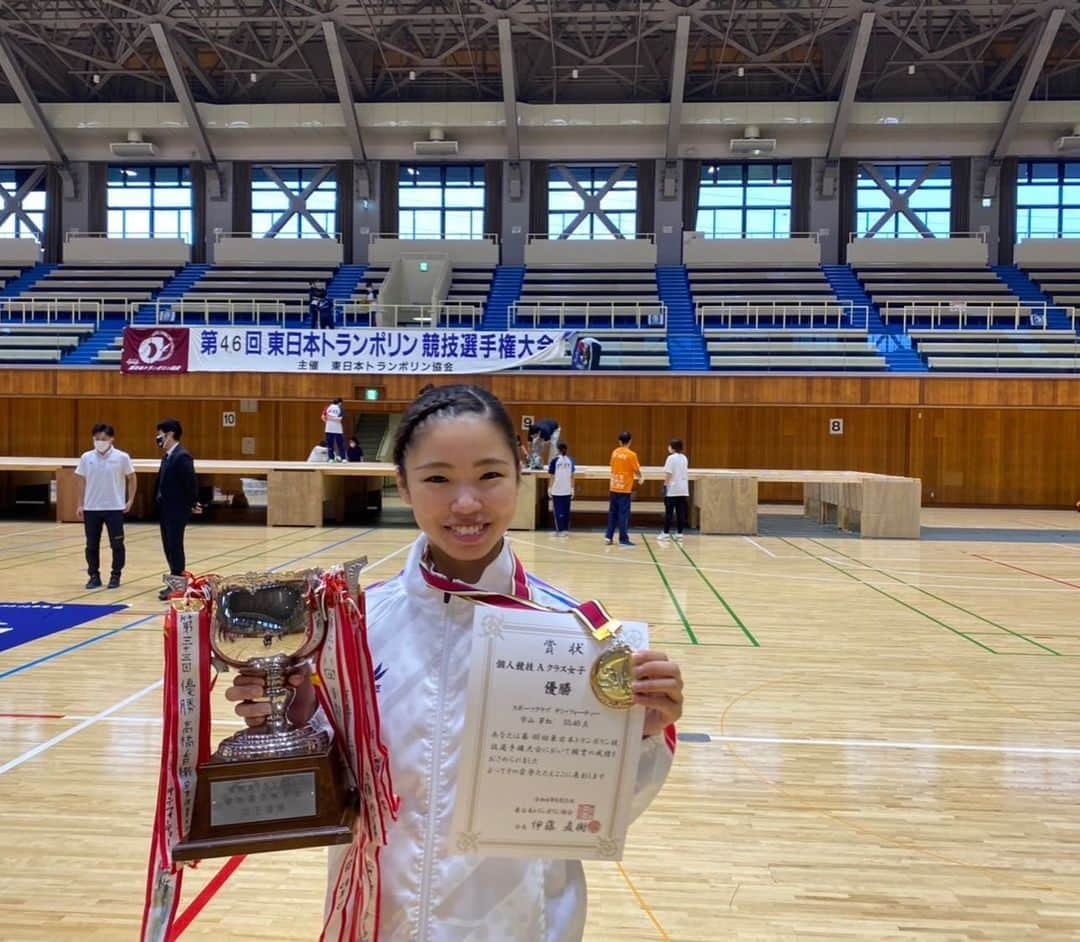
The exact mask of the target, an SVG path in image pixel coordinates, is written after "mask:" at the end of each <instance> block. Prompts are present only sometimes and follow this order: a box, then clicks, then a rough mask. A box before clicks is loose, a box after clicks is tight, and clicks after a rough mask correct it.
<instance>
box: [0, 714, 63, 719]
mask: <svg viewBox="0 0 1080 942" xmlns="http://www.w3.org/2000/svg"><path fill="white" fill-rule="evenodd" d="M63 718H64V714H63V713H0V719H5V720H62V719H63Z"/></svg>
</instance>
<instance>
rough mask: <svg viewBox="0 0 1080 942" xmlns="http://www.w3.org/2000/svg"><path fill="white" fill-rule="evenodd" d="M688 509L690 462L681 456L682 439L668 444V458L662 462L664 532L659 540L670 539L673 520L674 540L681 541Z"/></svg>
mask: <svg viewBox="0 0 1080 942" xmlns="http://www.w3.org/2000/svg"><path fill="white" fill-rule="evenodd" d="M689 508H690V462H689V461H687V460H686V455H684V454H683V443H682V439H679V438H673V439H672V440H671V441H670V442H668V458H667V461H665V462H664V532H663V533H661V534H660V539H661V540H669V539H671V519H672V517H674V518H675V526H676V533H675V539H676V540H679V541H681V540H682V538H683V530H684V529H686V518H687V515H688V512H689Z"/></svg>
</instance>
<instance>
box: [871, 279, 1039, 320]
mask: <svg viewBox="0 0 1080 942" xmlns="http://www.w3.org/2000/svg"><path fill="white" fill-rule="evenodd" d="M856 274H857V276H858V278H859V281H860V282H861V283H862V286H863V288H864V289H865V291H866V293H867V294H868V295H869V296H870V297H871V299H872V300H873V301H874V303H875V304H876V305H877V307H878V310H879V311H880V312H881V317H882V320H883V321H884V322H885V323H886V324H898V325H900V326H904V327H909V326H910V327H935V326H955V327H968V326H971V327H975V326H983V327H987V326H988V325H993V324H994V323H995V322H998V323H999V324H1000V326H1002V327H1006V326H1008V324H1010V323H1012V324H1013V325H1014V326H1016V325H1017V324H1018V323H1021V322H1022V323H1023V324H1024V325H1025V326H1026V325H1027V323H1028V322H1029V321H1030V318H1031V314H1032V310H1033V309H1032V308H1031V307H1030V306H1028V305H1025V304H1024V303H1023V302H1021V301H1020V300H1019V299H1018V298H1017V297H1016V296H1015V295H1014V294H1013V293H1012V290H1011V289H1010V288H1009V286H1008V285H1007V284H1005V282H1004V281H1002V280H1001V279H1000V278H999V277H998V275H997V274H996V273H995V272H994V271H992V270H991V269H989V268H956V267H951V268H921V267H920V268H895V269H884V268H864V269H860V270H857V271H856Z"/></svg>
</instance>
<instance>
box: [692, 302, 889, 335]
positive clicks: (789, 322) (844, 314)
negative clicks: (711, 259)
mask: <svg viewBox="0 0 1080 942" xmlns="http://www.w3.org/2000/svg"><path fill="white" fill-rule="evenodd" d="M697 319H698V326H700V327H701V329H702V330H704V329H706V328H707V327H715V326H718V324H717V321H719V323H720V324H726V326H727V327H734V326H750V325H751V324H752V325H753V327H754V328H755V329H757V328H759V327H761V326H762V323H761V322H762V321H766V324H765V325H764V326H766V327H776V326H777V325H778V324H779V327H780V328H781V329H782V330H784V329H787V328H788V327H808V328H815V327H816V328H829V329H832V328H836V329H841V328H845V327H846V328H852V329H855V330H859V329H862V330H865V329H866V328H867V326H868V319H869V311H868V310H867V308H866V306H865V305H861V304H860V305H856V304H852V302H850V301H829V302H824V301H766V302H761V303H759V302H755V301H736V302H731V303H727V304H699V305H698V308H697ZM736 321H738V322H739V323H738V325H736V323H735V322H736Z"/></svg>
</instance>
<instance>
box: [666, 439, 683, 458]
mask: <svg viewBox="0 0 1080 942" xmlns="http://www.w3.org/2000/svg"><path fill="white" fill-rule="evenodd" d="M668 445H670V446H671V450H672V451H677V452H678V453H679V454H680V455H681V454H682V448H683V445H682V439H681V438H673V439H672V440H671V441H670V442H668Z"/></svg>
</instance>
